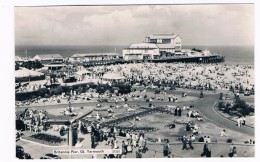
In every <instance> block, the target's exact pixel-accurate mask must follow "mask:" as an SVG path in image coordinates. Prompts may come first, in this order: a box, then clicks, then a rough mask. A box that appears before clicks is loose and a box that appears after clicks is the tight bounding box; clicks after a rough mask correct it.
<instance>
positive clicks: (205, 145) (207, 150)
mask: <svg viewBox="0 0 260 162" xmlns="http://www.w3.org/2000/svg"><path fill="white" fill-rule="evenodd" d="M209 151H210V150H209V147H208V141H206V143H205V144H204V146H203V152H202V154H201V157H203V156H205V155H207V154H209ZM210 154H211V151H210Z"/></svg>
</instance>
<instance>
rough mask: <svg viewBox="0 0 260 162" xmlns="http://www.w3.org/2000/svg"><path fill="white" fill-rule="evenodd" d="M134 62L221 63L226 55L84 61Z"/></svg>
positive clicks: (106, 62) (110, 63) (84, 64)
mask: <svg viewBox="0 0 260 162" xmlns="http://www.w3.org/2000/svg"><path fill="white" fill-rule="evenodd" d="M132 62H140V63H141V62H155V63H161V62H167V63H171V62H183V63H219V62H225V56H221V55H210V56H196V57H189V56H180V57H166V58H159V59H144V60H129V61H126V60H123V59H118V60H101V61H89V62H84V63H83V66H84V67H90V66H97V65H115V64H124V63H132Z"/></svg>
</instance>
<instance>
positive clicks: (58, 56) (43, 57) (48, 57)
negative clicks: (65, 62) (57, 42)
mask: <svg viewBox="0 0 260 162" xmlns="http://www.w3.org/2000/svg"><path fill="white" fill-rule="evenodd" d="M36 56H38V57H40V58H41V59H54V58H55V59H63V57H62V56H61V55H60V54H43V55H36ZM36 56H35V57H36Z"/></svg>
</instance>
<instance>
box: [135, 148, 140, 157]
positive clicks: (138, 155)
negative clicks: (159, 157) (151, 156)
mask: <svg viewBox="0 0 260 162" xmlns="http://www.w3.org/2000/svg"><path fill="white" fill-rule="evenodd" d="M141 150H142V147H138V148H136V152H135V153H136V158H142V152H141Z"/></svg>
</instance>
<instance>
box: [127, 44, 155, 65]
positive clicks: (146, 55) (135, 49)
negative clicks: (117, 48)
mask: <svg viewBox="0 0 260 162" xmlns="http://www.w3.org/2000/svg"><path fill="white" fill-rule="evenodd" d="M159 56H160V51H159V48H158V46H157V45H156V44H153V43H137V44H131V45H130V46H129V47H128V48H125V49H123V59H124V60H127V61H128V60H143V59H156V58H157V57H159Z"/></svg>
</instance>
